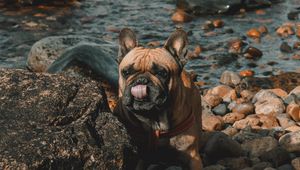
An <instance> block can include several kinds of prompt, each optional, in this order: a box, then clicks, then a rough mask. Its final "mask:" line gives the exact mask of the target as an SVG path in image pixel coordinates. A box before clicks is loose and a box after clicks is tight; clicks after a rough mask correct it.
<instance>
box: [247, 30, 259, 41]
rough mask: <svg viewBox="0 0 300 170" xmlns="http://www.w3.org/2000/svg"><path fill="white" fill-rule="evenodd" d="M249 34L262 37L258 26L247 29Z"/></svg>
mask: <svg viewBox="0 0 300 170" xmlns="http://www.w3.org/2000/svg"><path fill="white" fill-rule="evenodd" d="M247 36H248V37H250V38H254V39H257V38H260V37H261V33H260V32H259V31H258V30H257V29H256V28H251V29H250V30H248V31H247Z"/></svg>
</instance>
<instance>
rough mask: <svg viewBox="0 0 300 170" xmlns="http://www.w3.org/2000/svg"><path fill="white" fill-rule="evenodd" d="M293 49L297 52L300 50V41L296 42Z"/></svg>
mask: <svg viewBox="0 0 300 170" xmlns="http://www.w3.org/2000/svg"><path fill="white" fill-rule="evenodd" d="M293 48H294V49H295V50H300V42H299V41H297V42H295V43H294V45H293Z"/></svg>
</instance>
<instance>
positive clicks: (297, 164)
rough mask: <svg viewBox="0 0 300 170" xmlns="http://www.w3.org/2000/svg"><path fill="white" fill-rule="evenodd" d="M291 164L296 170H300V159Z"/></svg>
mask: <svg viewBox="0 0 300 170" xmlns="http://www.w3.org/2000/svg"><path fill="white" fill-rule="evenodd" d="M291 163H292V166H293V168H294V169H295V170H300V157H297V158H295V159H293V160H292V162H291Z"/></svg>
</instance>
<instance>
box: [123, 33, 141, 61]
mask: <svg viewBox="0 0 300 170" xmlns="http://www.w3.org/2000/svg"><path fill="white" fill-rule="evenodd" d="M137 45H138V42H137V39H136V35H135V33H134V32H133V31H132V30H131V29H129V28H123V29H122V30H121V31H120V34H119V54H118V62H119V63H120V62H121V61H122V60H123V58H124V56H125V55H126V54H127V53H128V52H129V51H130V50H132V49H133V48H135V47H137Z"/></svg>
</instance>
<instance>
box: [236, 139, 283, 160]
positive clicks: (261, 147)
mask: <svg viewBox="0 0 300 170" xmlns="http://www.w3.org/2000/svg"><path fill="white" fill-rule="evenodd" d="M241 146H242V148H243V150H244V151H246V152H248V153H249V155H250V156H252V157H258V156H261V155H262V154H264V153H266V152H268V151H271V150H272V149H274V148H276V147H277V146H278V141H277V140H276V139H274V138H273V137H270V136H267V137H262V138H257V139H253V140H248V141H245V142H244V143H242V145H241Z"/></svg>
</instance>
